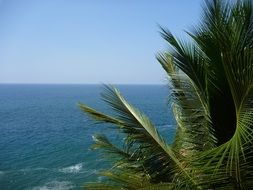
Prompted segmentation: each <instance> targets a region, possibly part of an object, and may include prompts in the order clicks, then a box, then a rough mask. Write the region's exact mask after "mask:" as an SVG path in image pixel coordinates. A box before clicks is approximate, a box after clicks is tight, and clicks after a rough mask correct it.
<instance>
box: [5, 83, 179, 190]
mask: <svg viewBox="0 0 253 190" xmlns="http://www.w3.org/2000/svg"><path fill="white" fill-rule="evenodd" d="M116 87H117V88H118V89H119V90H120V91H121V93H122V94H123V96H124V97H125V98H126V99H127V100H128V101H129V102H130V103H131V104H133V105H135V106H136V107H138V108H139V109H140V110H141V111H143V112H144V113H145V114H146V115H148V116H149V117H150V118H151V120H152V121H153V123H154V124H155V125H156V126H157V128H158V130H159V131H160V132H161V133H162V134H163V135H164V136H165V137H166V139H167V141H168V143H171V142H172V140H173V137H174V132H175V130H174V127H173V126H174V125H173V123H174V121H173V119H172V116H171V107H170V105H169V104H168V99H169V97H168V95H169V92H168V88H167V87H166V86H165V85H116ZM102 91H103V86H102V85H53V84H51V85H43V84H39V85H35V84H26V85H25V84H1V85H0V190H16V189H17V190H69V189H81V186H82V185H83V184H84V183H85V182H88V181H99V180H101V177H99V175H98V173H99V172H100V171H101V170H103V169H104V168H107V167H108V164H106V163H105V162H103V159H102V158H101V156H100V154H99V152H98V151H93V150H91V149H90V147H91V145H92V143H93V141H92V135H93V134H98V133H104V134H106V135H107V136H108V137H110V138H111V139H112V140H114V141H115V140H116V141H117V140H120V138H121V137H122V136H121V135H119V134H117V131H114V130H112V128H111V127H108V125H103V124H94V122H92V120H90V119H89V118H88V117H87V116H86V115H85V114H84V113H82V112H81V111H80V109H79V108H78V106H77V104H78V102H82V103H85V104H87V105H89V106H91V107H94V108H96V109H99V110H100V111H104V112H108V111H110V110H108V107H107V106H106V104H105V103H103V102H102V101H101V99H100V93H101V92H102Z"/></svg>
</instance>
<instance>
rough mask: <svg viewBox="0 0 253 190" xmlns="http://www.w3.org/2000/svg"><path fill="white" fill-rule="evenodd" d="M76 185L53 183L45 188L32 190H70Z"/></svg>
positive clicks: (45, 185) (65, 182)
mask: <svg viewBox="0 0 253 190" xmlns="http://www.w3.org/2000/svg"><path fill="white" fill-rule="evenodd" d="M70 189H74V185H73V184H72V183H71V182H70V181H51V182H48V183H46V184H44V185H43V186H37V187H34V188H33V189H32V190H70Z"/></svg>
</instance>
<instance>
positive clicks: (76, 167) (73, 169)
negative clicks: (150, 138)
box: [59, 163, 83, 173]
mask: <svg viewBox="0 0 253 190" xmlns="http://www.w3.org/2000/svg"><path fill="white" fill-rule="evenodd" d="M82 168H83V164H82V163H79V164H76V165H73V166H68V167H66V168H61V169H59V171H60V172H63V173H79V172H80V171H81V170H82Z"/></svg>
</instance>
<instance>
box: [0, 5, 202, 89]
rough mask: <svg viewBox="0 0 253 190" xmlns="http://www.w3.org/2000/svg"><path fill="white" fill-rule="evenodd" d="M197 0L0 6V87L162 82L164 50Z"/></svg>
mask: <svg viewBox="0 0 253 190" xmlns="http://www.w3.org/2000/svg"><path fill="white" fill-rule="evenodd" d="M202 1H203V0H191V1H190V0H125V1H123V0H0V83H113V84H115V83H116V84H161V83H165V73H164V72H163V70H162V68H161V67H160V65H159V64H158V63H157V61H156V59H155V55H156V53H157V52H159V51H162V50H165V49H166V48H167V44H166V43H165V42H164V40H163V39H162V38H161V37H160V34H159V28H158V26H157V24H160V25H162V26H165V27H166V28H168V29H170V30H171V31H172V32H173V33H174V34H175V35H177V36H181V37H183V32H182V31H183V30H184V29H189V28H191V26H192V25H194V23H195V24H196V23H198V21H199V18H200V13H201V2H202Z"/></svg>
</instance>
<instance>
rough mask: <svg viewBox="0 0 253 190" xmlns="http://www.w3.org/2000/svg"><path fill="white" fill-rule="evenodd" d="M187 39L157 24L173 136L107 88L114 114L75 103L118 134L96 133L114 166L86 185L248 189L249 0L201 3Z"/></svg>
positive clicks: (252, 174) (251, 133) (251, 175)
mask: <svg viewBox="0 0 253 190" xmlns="http://www.w3.org/2000/svg"><path fill="white" fill-rule="evenodd" d="M203 8H204V9H203V20H202V22H201V24H200V25H199V26H197V27H196V28H195V29H194V31H191V32H187V33H188V34H189V36H190V37H191V40H188V41H180V40H178V39H176V38H175V37H174V36H173V35H172V34H171V33H170V32H169V31H168V30H166V29H164V28H161V35H162V37H163V38H164V39H165V40H166V41H167V42H168V43H169V45H170V46H171V48H170V49H169V50H168V51H166V52H164V53H160V54H158V56H157V59H158V61H159V63H160V64H161V65H162V67H163V69H164V70H165V71H166V73H167V75H168V80H169V86H170V93H171V96H172V97H173V98H172V100H171V104H172V107H173V113H174V117H175V120H176V135H175V140H174V142H173V143H172V144H168V143H167V142H166V141H165V139H164V138H163V137H162V136H161V135H160V134H159V133H158V131H157V130H156V128H155V126H154V125H153V123H152V122H151V121H150V120H149V119H148V117H147V116H146V115H144V114H143V113H141V112H140V111H139V110H138V109H136V108H135V107H134V106H133V105H131V104H129V103H128V102H127V101H126V100H125V99H124V98H123V96H122V95H121V94H120V92H119V91H118V90H117V89H116V88H114V87H112V86H106V87H105V92H104V93H103V94H102V98H103V100H104V101H105V102H106V103H107V104H108V105H109V107H111V108H112V109H113V111H114V114H112V115H107V114H105V113H101V112H99V111H96V110H94V109H92V108H90V107H88V106H86V105H83V104H80V108H81V109H82V110H83V111H84V112H85V113H87V114H88V115H89V116H90V117H91V118H93V119H95V120H96V121H98V122H102V123H109V124H112V125H113V126H115V129H116V130H118V131H119V133H122V134H124V137H125V138H124V141H123V144H122V146H119V145H115V144H113V143H112V142H111V141H110V140H109V139H108V138H107V137H106V136H105V135H95V136H94V140H95V144H94V148H98V149H101V150H102V151H103V153H104V154H105V155H106V156H107V158H108V159H110V160H111V161H112V162H113V167H112V168H111V169H109V170H106V171H104V172H102V173H101V175H102V176H104V177H105V180H104V181H102V182H90V183H87V184H86V185H85V187H86V189H101V190H107V189H108V190H109V189H110V190H112V189H131V190H135V189H166V190H167V189H229V190H230V189H253V8H252V1H251V0H245V1H239V0H238V1H225V0H224V1H222V0H206V1H205V5H204V7H203Z"/></svg>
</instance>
